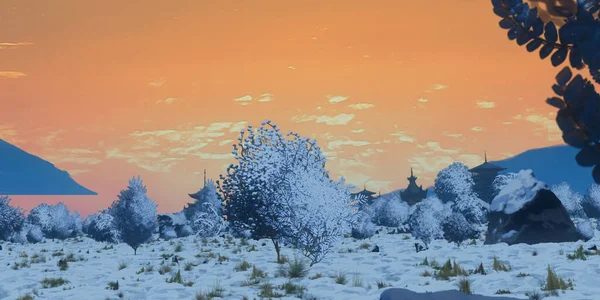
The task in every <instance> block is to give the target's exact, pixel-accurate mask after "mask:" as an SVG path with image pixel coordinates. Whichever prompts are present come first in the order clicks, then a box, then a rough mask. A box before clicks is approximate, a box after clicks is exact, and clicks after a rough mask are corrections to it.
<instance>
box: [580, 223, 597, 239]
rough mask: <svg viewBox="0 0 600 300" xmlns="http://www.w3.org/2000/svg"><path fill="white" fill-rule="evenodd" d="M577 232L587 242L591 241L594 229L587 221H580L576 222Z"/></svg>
mask: <svg viewBox="0 0 600 300" xmlns="http://www.w3.org/2000/svg"><path fill="white" fill-rule="evenodd" d="M576 226H577V231H578V232H579V233H581V235H582V236H583V237H584V238H585V239H586V241H587V240H591V239H592V238H593V237H594V227H593V226H592V222H591V221H590V220H589V219H585V220H580V221H579V222H577V225H576Z"/></svg>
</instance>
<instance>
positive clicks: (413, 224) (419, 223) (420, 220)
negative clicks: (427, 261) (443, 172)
mask: <svg viewBox="0 0 600 300" xmlns="http://www.w3.org/2000/svg"><path fill="white" fill-rule="evenodd" d="M451 212H452V209H451V208H450V204H443V203H442V201H440V199H438V198H437V197H431V196H430V197H428V198H426V199H425V200H423V201H421V202H420V203H417V204H415V208H414V211H413V213H412V214H411V215H410V218H409V220H408V224H409V226H410V230H411V234H412V236H413V237H415V238H417V239H420V240H421V241H422V242H423V243H424V244H425V246H426V247H427V246H428V244H429V243H430V242H431V241H432V240H435V239H441V238H444V230H443V227H442V225H443V221H444V220H445V219H446V218H447V217H448V215H450V213H451Z"/></svg>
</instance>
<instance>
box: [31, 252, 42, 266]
mask: <svg viewBox="0 0 600 300" xmlns="http://www.w3.org/2000/svg"><path fill="white" fill-rule="evenodd" d="M29 262H30V263H32V264H39V263H45V262H46V257H45V256H44V255H41V254H37V253H34V254H33V255H31V257H30V258H29Z"/></svg>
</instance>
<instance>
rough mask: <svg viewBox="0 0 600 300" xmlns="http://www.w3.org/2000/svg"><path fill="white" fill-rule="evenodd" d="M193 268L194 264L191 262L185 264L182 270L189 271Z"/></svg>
mask: <svg viewBox="0 0 600 300" xmlns="http://www.w3.org/2000/svg"><path fill="white" fill-rule="evenodd" d="M193 268H194V264H193V263H191V262H187V263H185V265H184V266H183V270H184V271H191V270H192V269H193Z"/></svg>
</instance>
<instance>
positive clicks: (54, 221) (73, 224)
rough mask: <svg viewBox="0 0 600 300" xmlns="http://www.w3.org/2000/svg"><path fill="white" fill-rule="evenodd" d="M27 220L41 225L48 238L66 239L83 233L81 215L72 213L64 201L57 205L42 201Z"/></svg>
mask: <svg viewBox="0 0 600 300" xmlns="http://www.w3.org/2000/svg"><path fill="white" fill-rule="evenodd" d="M27 221H28V222H29V223H30V224H32V225H37V226H39V227H40V229H41V230H42V232H43V233H44V236H45V237H46V238H48V239H66V238H69V237H74V236H76V235H78V234H80V233H81V226H82V224H81V223H80V222H81V217H79V214H78V213H75V214H71V212H70V211H69V209H68V208H67V206H66V205H65V204H64V203H62V202H59V203H58V204H56V205H49V204H47V203H42V204H40V205H38V206H36V207H34V208H33V209H32V210H31V211H30V212H29V215H28V216H27Z"/></svg>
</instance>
